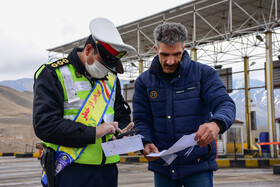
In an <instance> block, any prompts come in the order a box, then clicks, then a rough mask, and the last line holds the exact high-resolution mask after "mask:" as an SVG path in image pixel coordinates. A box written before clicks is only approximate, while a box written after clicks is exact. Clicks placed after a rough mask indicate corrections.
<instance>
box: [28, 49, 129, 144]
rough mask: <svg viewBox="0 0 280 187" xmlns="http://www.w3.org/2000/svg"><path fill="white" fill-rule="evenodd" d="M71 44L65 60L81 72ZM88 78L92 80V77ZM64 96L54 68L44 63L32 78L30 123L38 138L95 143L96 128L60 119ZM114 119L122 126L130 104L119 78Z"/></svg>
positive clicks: (80, 63) (83, 72) (56, 142)
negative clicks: (127, 101) (122, 91)
mask: <svg viewBox="0 0 280 187" xmlns="http://www.w3.org/2000/svg"><path fill="white" fill-rule="evenodd" d="M81 51H82V49H80V48H75V49H73V51H72V52H71V53H70V54H69V56H68V60H69V61H70V63H71V64H72V65H73V66H74V67H75V68H76V70H77V71H78V72H80V73H81V74H83V75H85V68H84V66H83V64H82V62H81V61H80V59H79V57H78V55H77V52H81ZM90 82H91V83H92V84H93V82H94V79H93V78H91V79H90ZM63 103H64V96H63V89H62V85H61V83H60V81H59V79H58V77H57V74H56V72H55V70H54V69H52V68H51V67H50V66H49V65H47V66H46V67H45V68H44V69H43V70H42V71H41V72H40V74H39V76H38V77H37V78H36V80H34V101H33V126H34V131H35V134H36V135H37V136H38V138H40V139H41V140H43V141H45V142H49V143H54V144H58V145H63V146H68V147H84V146H86V145H87V144H92V143H95V135H96V129H95V128H93V127H88V126H86V125H83V124H81V123H78V122H74V121H72V120H69V119H63V113H64V104H63ZM114 110H115V117H114V118H115V119H114V120H115V121H118V122H119V127H120V128H121V129H122V128H124V127H125V126H126V125H128V123H129V122H130V108H129V105H128V104H127V103H126V102H125V101H124V99H123V97H122V95H121V87H120V81H119V79H117V83H116V100H115V106H114Z"/></svg>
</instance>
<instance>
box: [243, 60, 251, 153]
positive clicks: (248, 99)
mask: <svg viewBox="0 0 280 187" xmlns="http://www.w3.org/2000/svg"><path fill="white" fill-rule="evenodd" d="M243 59H244V92H245V118H246V133H247V144H248V149H252V148H253V143H252V123H251V96H250V78H249V57H247V56H245V57H243Z"/></svg>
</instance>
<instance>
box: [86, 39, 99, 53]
mask: <svg viewBox="0 0 280 187" xmlns="http://www.w3.org/2000/svg"><path fill="white" fill-rule="evenodd" d="M88 44H90V45H91V46H92V47H93V49H94V53H98V52H97V49H96V44H95V42H94V40H93V38H92V36H91V35H89V36H88V38H87V41H86V43H85V45H84V49H85V48H86V46H87V45H88Z"/></svg>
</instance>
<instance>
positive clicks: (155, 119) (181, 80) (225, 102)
mask: <svg viewBox="0 0 280 187" xmlns="http://www.w3.org/2000/svg"><path fill="white" fill-rule="evenodd" d="M235 113H236V111H235V104H234V102H233V100H232V99H231V98H230V96H229V95H228V94H227V92H226V89H225V86H224V84H223V83H222V81H221V80H220V77H219V75H218V73H217V72H216V71H215V70H214V69H213V68H211V67H209V66H207V65H204V64H201V63H198V62H195V61H192V60H191V59H190V57H189V54H188V53H187V51H185V52H184V54H183V57H182V60H181V61H180V62H179V65H178V71H177V75H176V76H175V77H174V78H173V79H172V80H170V82H169V81H166V77H164V74H163V72H162V68H161V65H160V62H159V58H158V56H156V57H155V58H154V59H153V61H152V64H151V67H150V68H149V70H148V71H146V72H144V73H143V74H141V75H140V76H139V77H138V78H137V80H136V82H135V90H134V96H133V120H134V123H135V128H137V129H139V134H141V135H143V136H144V142H145V143H147V142H150V143H154V144H155V145H156V146H157V148H158V149H159V151H162V150H167V149H168V148H169V147H171V146H172V145H173V144H174V143H175V142H176V141H178V140H179V139H180V138H181V137H182V136H183V135H189V134H192V133H194V132H197V130H198V128H199V126H200V125H202V124H204V123H207V122H210V121H216V122H218V124H219V126H220V128H221V131H220V133H224V132H225V131H226V130H227V129H228V128H229V127H230V126H231V125H232V123H233V121H234V119H235ZM186 152H187V149H185V150H183V151H180V152H178V153H176V154H177V155H178V157H177V158H176V159H175V160H174V161H173V162H172V163H171V165H169V166H166V165H165V163H164V161H163V160H162V159H157V160H156V161H153V162H149V170H152V171H155V172H158V173H160V174H163V175H165V176H168V177H170V178H173V179H178V178H183V177H186V176H188V175H190V174H193V173H198V172H201V171H207V170H217V169H218V165H217V163H216V161H215V157H216V145H215V141H213V142H211V144H209V146H206V147H199V146H195V148H194V149H193V151H192V153H191V154H190V155H189V156H188V157H186V156H184V154H185V153H186Z"/></svg>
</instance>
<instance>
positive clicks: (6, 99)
mask: <svg viewBox="0 0 280 187" xmlns="http://www.w3.org/2000/svg"><path fill="white" fill-rule="evenodd" d="M33 82H34V80H33V78H24V79H19V80H15V81H1V82H0V85H3V86H4V87H3V86H1V87H0V88H1V89H0V102H1V105H0V111H1V116H2V117H3V116H4V115H9V112H8V111H11V110H12V109H13V108H15V105H18V106H19V107H18V108H20V109H21V111H25V110H29V111H31V108H32V97H33V96H32V91H33ZM127 83H128V81H121V85H123V84H127ZM232 85H233V89H238V90H233V92H232V93H230V96H231V97H232V99H233V100H234V101H235V104H236V108H237V115H236V117H237V119H239V120H241V121H245V104H244V90H243V89H240V88H243V87H244V81H243V80H242V79H235V80H234V81H233V84H232ZM250 86H251V87H261V86H264V82H263V81H259V80H251V81H250ZM11 88H13V89H11ZM250 95H251V99H252V103H251V104H252V105H251V110H252V111H256V115H257V116H256V117H257V126H265V127H266V126H267V124H266V123H267V122H266V121H267V103H266V102H267V99H266V97H267V96H266V90H265V88H257V89H250ZM274 97H275V99H274V102H275V118H279V117H280V89H275V90H274ZM4 103H5V104H4ZM7 109H9V110H7ZM29 114H30V115H31V112H29ZM17 115H18V114H17ZM2 121H3V118H2V119H1V121H0V124H1V122H2ZM5 121H6V120H5ZM23 121H24V120H23ZM23 121H22V122H23ZM26 122H27V121H26Z"/></svg>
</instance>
